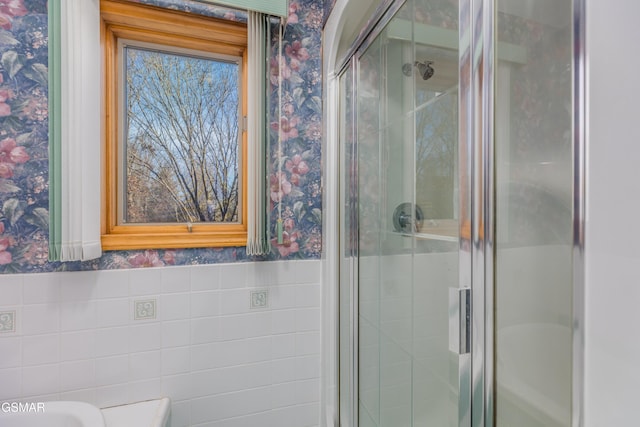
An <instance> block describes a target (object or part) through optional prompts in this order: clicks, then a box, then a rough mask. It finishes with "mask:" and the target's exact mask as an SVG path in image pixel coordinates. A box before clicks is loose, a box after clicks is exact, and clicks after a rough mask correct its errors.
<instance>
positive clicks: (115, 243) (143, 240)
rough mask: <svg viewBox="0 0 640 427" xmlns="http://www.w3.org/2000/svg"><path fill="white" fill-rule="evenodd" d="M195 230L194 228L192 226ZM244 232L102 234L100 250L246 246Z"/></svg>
mask: <svg viewBox="0 0 640 427" xmlns="http://www.w3.org/2000/svg"><path fill="white" fill-rule="evenodd" d="M194 228H195V226H194ZM246 245H247V232H246V231H228V232H227V231H225V232H211V231H195V230H194V231H192V232H173V233H172V232H166V233H131V232H127V233H126V234H124V233H123V234H117V233H112V234H103V235H102V250H104V251H113V250H132V249H187V248H209V247H228V246H246Z"/></svg>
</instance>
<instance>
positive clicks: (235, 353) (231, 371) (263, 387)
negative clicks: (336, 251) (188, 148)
mask: <svg viewBox="0 0 640 427" xmlns="http://www.w3.org/2000/svg"><path fill="white" fill-rule="evenodd" d="M185 278H186V279H185ZM256 289H260V290H263V289H264V290H267V292H268V307H267V308H253V309H252V308H251V305H250V298H251V291H252V290H256ZM136 300H155V301H156V311H157V312H156V317H155V318H153V319H142V320H135V316H134V308H135V304H134V302H135V301H136ZM320 300H321V291H320V261H289V262H269V263H239V264H226V265H225V264H220V265H207V266H193V267H170V268H153V269H139V270H117V271H97V272H94V271H92V272H73V273H69V272H65V273H50V274H30V275H5V276H0V312H2V311H15V313H16V315H15V317H16V319H15V320H16V322H15V323H16V329H15V332H5V333H2V334H0V384H2V387H0V400H3V401H6V400H22V399H72V400H83V401H88V402H91V403H93V404H96V405H98V406H100V407H106V406H111V405H117V404H122V403H127V402H132V401H136V400H144V399H150V398H156V397H160V396H168V397H170V398H171V399H172V402H173V406H172V424H171V425H172V427H183V426H194V427H204V426H216V427H223V426H224V427H235V426H238V427H240V426H254V425H256V426H257V425H260V426H273V427H286V426H291V427H303V426H315V425H318V424H319V416H320V406H319V405H320V403H319V402H320V323H321V320H320Z"/></svg>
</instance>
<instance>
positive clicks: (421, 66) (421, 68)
mask: <svg viewBox="0 0 640 427" xmlns="http://www.w3.org/2000/svg"><path fill="white" fill-rule="evenodd" d="M431 64H433V61H422V62H420V61H416V62H414V63H413V66H414V67H416V68H417V69H418V73H419V74H420V77H422V80H429V79H430V78H431V77H433V75H434V74H435V72H436V70H434V69H433V67H432V66H431ZM412 68H413V67H412V66H411V64H410V63H406V64H404V65H403V66H402V73H403V74H404V75H405V76H407V77H409V76H411V74H412Z"/></svg>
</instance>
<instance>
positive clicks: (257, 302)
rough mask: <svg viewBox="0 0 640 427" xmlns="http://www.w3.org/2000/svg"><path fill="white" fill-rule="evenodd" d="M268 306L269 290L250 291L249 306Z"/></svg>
mask: <svg viewBox="0 0 640 427" xmlns="http://www.w3.org/2000/svg"><path fill="white" fill-rule="evenodd" d="M267 307H269V290H267V289H258V290H255V291H251V308H252V309H253V308H267Z"/></svg>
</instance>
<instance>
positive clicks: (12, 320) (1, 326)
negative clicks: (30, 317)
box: [0, 311, 16, 334]
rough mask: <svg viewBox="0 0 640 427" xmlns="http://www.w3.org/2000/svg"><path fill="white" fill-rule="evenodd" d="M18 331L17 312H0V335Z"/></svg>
mask: <svg viewBox="0 0 640 427" xmlns="http://www.w3.org/2000/svg"><path fill="white" fill-rule="evenodd" d="M15 331H16V312H15V311H0V334H1V333H10V332H15Z"/></svg>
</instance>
